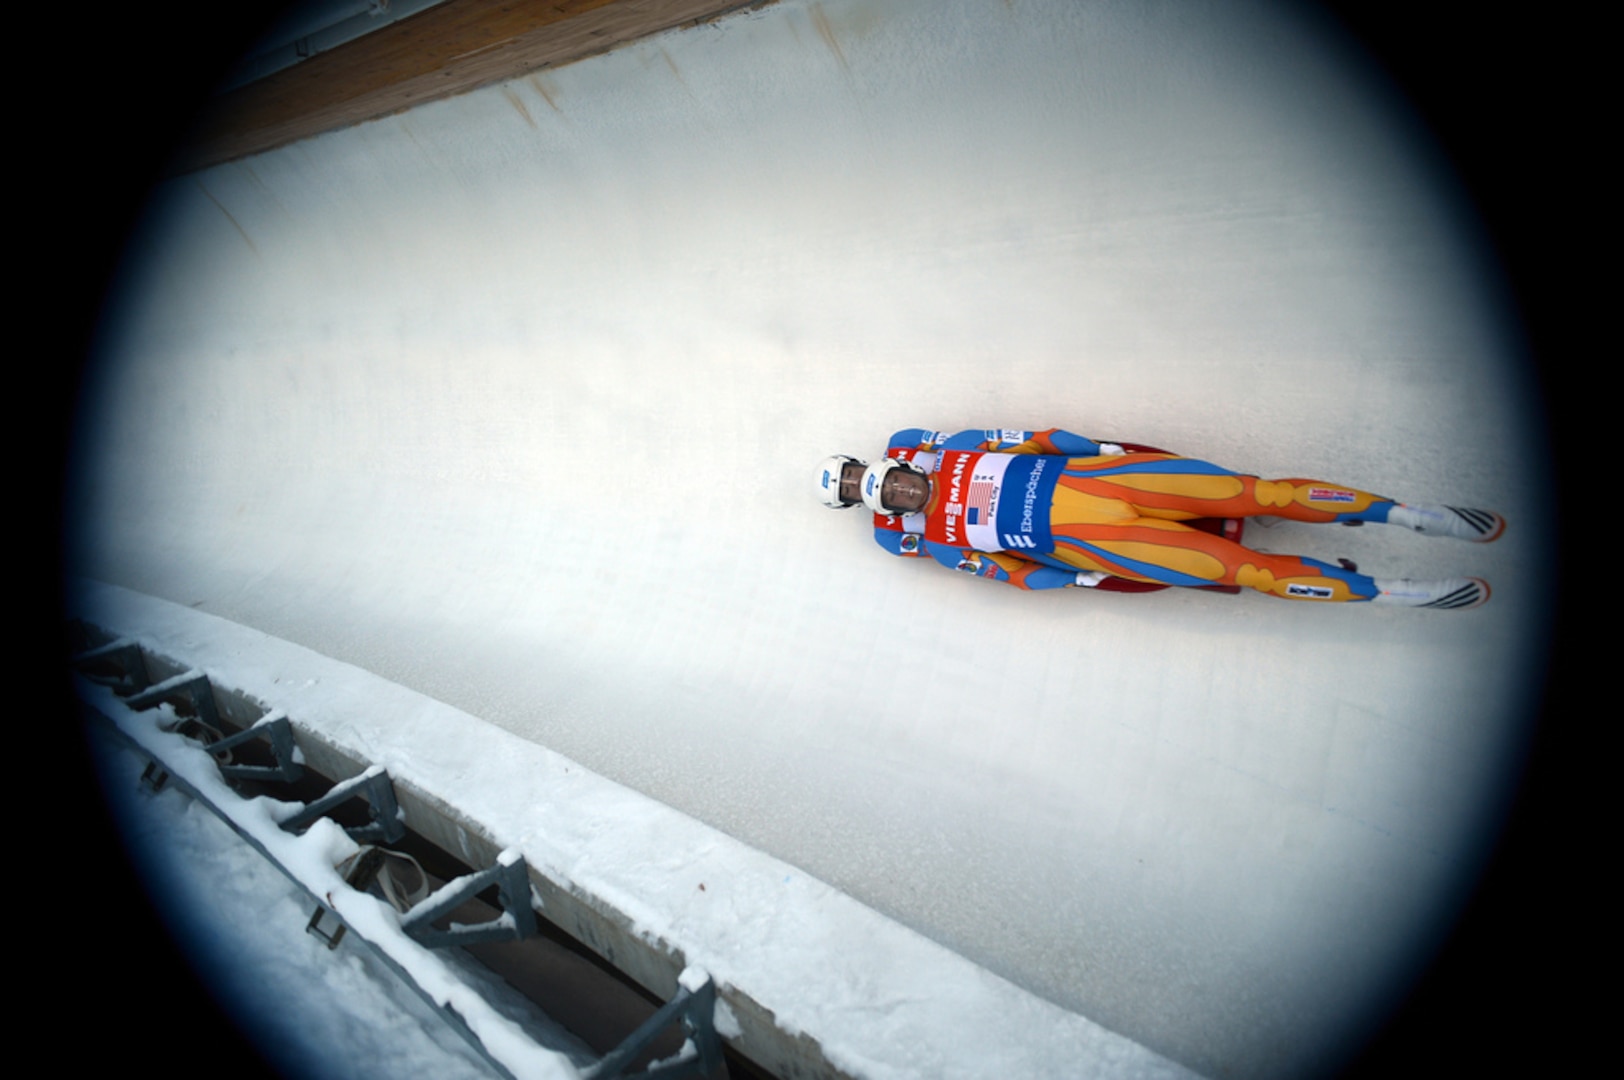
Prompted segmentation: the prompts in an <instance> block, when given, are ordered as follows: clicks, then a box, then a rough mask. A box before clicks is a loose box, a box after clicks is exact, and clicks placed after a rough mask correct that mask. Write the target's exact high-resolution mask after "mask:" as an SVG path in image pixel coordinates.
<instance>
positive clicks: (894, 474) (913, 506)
mask: <svg viewBox="0 0 1624 1080" xmlns="http://www.w3.org/2000/svg"><path fill="white" fill-rule="evenodd" d="M880 502H881V503H883V504H885V505H886V506H888V507H890V508H891V509H893V510H898V511H901V512H902V513H904V514H911V513H913V512H914V511H916V510H923V509H924V508H925V504H926V503H928V502H930V480H929V479H927V478H926V477H923V476H920V475H919V474H918V473H916V472H911V471H909V470H908V469H892V470H891V471H890V472H888V473H886V474H885V479H884V480H882V481H880Z"/></svg>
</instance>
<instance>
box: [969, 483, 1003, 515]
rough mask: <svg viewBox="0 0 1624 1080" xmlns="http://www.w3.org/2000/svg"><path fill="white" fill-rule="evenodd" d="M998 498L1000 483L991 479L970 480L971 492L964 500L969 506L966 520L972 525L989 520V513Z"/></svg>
mask: <svg viewBox="0 0 1624 1080" xmlns="http://www.w3.org/2000/svg"><path fill="white" fill-rule="evenodd" d="M997 498H998V485H997V484H996V483H994V482H992V481H990V480H976V479H972V480H971V481H970V494H969V496H968V497H967V498H966V499H965V500H964V504H965V506H967V507H969V510H968V512H967V513H966V514H965V520H966V521H967V522H969V523H970V524H971V525H974V524H976V523H978V522H981V521H985V520H987V513H988V511H989V510H991V508H992V504H993V502H994V500H996V499H997Z"/></svg>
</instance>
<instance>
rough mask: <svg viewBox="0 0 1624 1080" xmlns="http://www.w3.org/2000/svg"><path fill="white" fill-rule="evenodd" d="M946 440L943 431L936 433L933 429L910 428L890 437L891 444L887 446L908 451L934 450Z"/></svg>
mask: <svg viewBox="0 0 1624 1080" xmlns="http://www.w3.org/2000/svg"><path fill="white" fill-rule="evenodd" d="M946 438H947V433H946V432H945V431H937V430H936V429H935V428H916V427H911V428H903V429H902V430H901V431H899V432H897V433H896V434H895V435H892V436H891V442H890V443H889V444H888V445H889V446H890V447H891V448H892V449H896V448H898V447H901V448H904V449H908V450H934V449H935V448H936V447H938V446H940V445H941V444H942V441H943V440H945V439H946Z"/></svg>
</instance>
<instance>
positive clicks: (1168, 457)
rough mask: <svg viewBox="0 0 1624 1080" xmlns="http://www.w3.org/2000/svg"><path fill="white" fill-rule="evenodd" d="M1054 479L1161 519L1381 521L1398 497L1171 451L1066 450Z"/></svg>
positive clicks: (1082, 493)
mask: <svg viewBox="0 0 1624 1080" xmlns="http://www.w3.org/2000/svg"><path fill="white" fill-rule="evenodd" d="M1060 486H1061V488H1066V489H1070V490H1071V491H1073V492H1076V493H1078V494H1080V495H1084V496H1087V497H1089V498H1091V499H1095V500H1101V501H1103V502H1109V503H1118V504H1121V505H1123V506H1126V507H1131V508H1132V511H1133V512H1134V513H1135V514H1137V515H1138V516H1140V517H1150V518H1161V519H1164V520H1167V521H1187V520H1189V519H1190V518H1198V517H1200V518H1225V517H1255V516H1258V515H1263V514H1267V515H1271V516H1274V517H1280V518H1286V519H1288V520H1291V521H1312V522H1333V521H1386V520H1387V515H1388V513H1389V511H1391V510H1392V509H1393V508H1394V507H1396V506H1397V505H1398V504H1397V503H1396V502H1394V501H1393V500H1392V499H1389V498H1386V497H1384V496H1381V495H1373V494H1371V493H1370V492H1368V491H1360V490H1358V489H1357V488H1350V487H1343V486H1341V485H1339V484H1329V483H1326V482H1324V481H1322V480H1306V479H1289V480H1264V479H1261V478H1260V477H1256V476H1249V475H1247V474H1245V473H1236V472H1231V471H1230V470H1228V469H1225V468H1223V467H1222V466H1219V465H1214V464H1212V463H1211V462H1208V461H1198V460H1196V459H1195V458H1184V457H1177V456H1175V455H1172V454H1129V455H1126V456H1122V457H1088V458H1071V459H1069V460H1068V461H1067V462H1066V468H1065V470H1064V471H1063V472H1062V473H1061V476H1060ZM1056 494H1057V498H1058V497H1059V492H1058V491H1057V493H1056Z"/></svg>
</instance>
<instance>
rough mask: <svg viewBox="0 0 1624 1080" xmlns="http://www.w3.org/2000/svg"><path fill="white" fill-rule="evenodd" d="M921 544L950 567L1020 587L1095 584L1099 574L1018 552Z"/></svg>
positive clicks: (938, 560)
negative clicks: (1039, 560) (1045, 562)
mask: <svg viewBox="0 0 1624 1080" xmlns="http://www.w3.org/2000/svg"><path fill="white" fill-rule="evenodd" d="M919 546H920V547H922V548H925V549H927V552H928V554H929V555H930V556H931V558H933V559H935V560H936V561H937V562H939V563H941V564H942V565H943V566H945V567H947V568H948V569H949V570H958V571H960V572H961V573H966V574H974V575H975V576H976V577H984V578H988V579H990V580H992V581H1002V582H1005V583H1006V584H1009V585H1013V586H1015V587H1016V588H1017V589H1026V590H1028V591H1035V590H1038V589H1064V588H1069V587H1070V586H1073V585H1086V586H1092V585H1095V584H1097V583H1098V580H1099V577H1100V575H1097V574H1079V573H1078V572H1077V571H1075V570H1061V569H1058V568H1056V567H1053V566H1044V565H1043V564H1042V563H1035V562H1033V561H1031V560H1030V559H1023V558H1021V557H1020V556H1019V555H1011V554H1010V553H1009V552H1007V551H1000V552H996V553H994V552H987V551H971V550H969V549H967V548H955V547H949V546H947V545H946V544H933V543H931V542H930V541H928V540H924V541H921V543H920V545H919Z"/></svg>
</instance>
